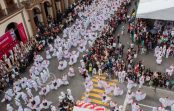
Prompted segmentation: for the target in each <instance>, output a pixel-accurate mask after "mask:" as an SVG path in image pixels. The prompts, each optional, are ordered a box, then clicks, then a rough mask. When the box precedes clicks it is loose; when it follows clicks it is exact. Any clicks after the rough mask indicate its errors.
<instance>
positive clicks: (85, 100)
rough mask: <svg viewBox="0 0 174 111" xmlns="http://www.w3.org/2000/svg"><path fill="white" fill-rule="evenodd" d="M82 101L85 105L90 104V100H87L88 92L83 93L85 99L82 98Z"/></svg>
mask: <svg viewBox="0 0 174 111" xmlns="http://www.w3.org/2000/svg"><path fill="white" fill-rule="evenodd" d="M83 101H84V102H85V103H90V102H91V99H90V98H89V93H88V92H86V93H85V97H84V99H83Z"/></svg>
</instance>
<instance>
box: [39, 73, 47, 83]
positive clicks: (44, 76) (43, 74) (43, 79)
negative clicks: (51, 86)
mask: <svg viewBox="0 0 174 111" xmlns="http://www.w3.org/2000/svg"><path fill="white" fill-rule="evenodd" d="M40 76H41V79H42V83H46V81H47V76H46V75H45V73H43V72H41V73H40Z"/></svg>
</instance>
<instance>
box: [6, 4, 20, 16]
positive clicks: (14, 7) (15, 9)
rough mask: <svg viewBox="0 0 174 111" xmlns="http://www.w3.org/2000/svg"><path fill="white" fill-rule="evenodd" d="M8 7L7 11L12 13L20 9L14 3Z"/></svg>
mask: <svg viewBox="0 0 174 111" xmlns="http://www.w3.org/2000/svg"><path fill="white" fill-rule="evenodd" d="M6 9H7V13H8V14H11V13H14V12H16V11H18V10H19V7H18V6H17V4H13V5H10V6H9V7H7V8H6Z"/></svg>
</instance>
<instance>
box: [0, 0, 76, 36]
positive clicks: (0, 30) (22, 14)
mask: <svg viewBox="0 0 174 111" xmlns="http://www.w3.org/2000/svg"><path fill="white" fill-rule="evenodd" d="M22 1H25V0H14V2H15V3H18V2H22ZM45 1H48V2H49V3H50V4H52V2H51V1H52V0H45ZM60 1H61V2H64V3H61V2H59V3H58V2H55V3H56V4H55V5H56V6H57V8H58V9H60V10H61V11H63V10H62V7H65V8H67V7H68V6H69V5H70V4H68V1H69V0H60ZM74 1H75V0H71V3H73V2H74ZM0 5H1V7H2V9H4V10H5V9H6V5H5V2H4V0H0ZM52 5H53V4H52ZM62 5H64V6H62ZM34 7H38V8H39V9H40V10H41V6H40V4H37V5H34V6H33V8H34ZM33 8H31V9H26V8H23V9H22V10H20V11H18V12H15V13H14V14H12V15H10V16H7V17H6V18H4V19H3V20H0V36H2V35H3V34H4V33H5V29H6V27H7V25H8V24H10V23H11V22H15V23H17V24H19V23H21V22H22V23H23V25H24V27H25V31H26V34H27V35H28V37H33V36H34V35H33V33H34V32H33V30H32V29H33V28H32V25H31V17H30V16H29V11H28V10H32V9H33ZM55 11H56V10H55ZM55 11H54V12H55ZM48 12H49V14H50V15H51V16H52V17H53V7H49V8H48ZM39 19H40V20H41V22H44V19H43V12H42V14H40V16H39Z"/></svg>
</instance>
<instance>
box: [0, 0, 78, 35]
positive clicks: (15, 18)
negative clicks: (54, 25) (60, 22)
mask: <svg viewBox="0 0 174 111" xmlns="http://www.w3.org/2000/svg"><path fill="white" fill-rule="evenodd" d="M77 1H78V0H0V37H1V36H2V35H3V34H5V33H6V32H7V31H9V30H11V29H12V30H11V31H12V32H15V31H16V30H17V26H18V24H21V23H22V24H23V26H24V28H25V31H26V34H27V36H28V37H33V36H34V35H35V34H36V32H37V27H36V26H37V23H39V22H41V23H43V24H44V25H47V17H48V16H51V17H52V18H55V17H56V16H57V11H58V10H59V11H61V12H64V11H65V10H66V9H67V8H68V7H69V6H70V5H71V4H72V3H74V2H77Z"/></svg>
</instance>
